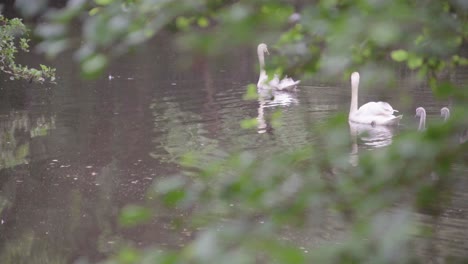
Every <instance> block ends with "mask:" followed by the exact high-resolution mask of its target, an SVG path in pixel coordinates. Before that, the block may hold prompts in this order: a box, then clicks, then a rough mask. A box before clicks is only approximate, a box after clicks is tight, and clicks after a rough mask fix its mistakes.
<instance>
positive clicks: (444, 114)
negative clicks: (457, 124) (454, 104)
mask: <svg viewBox="0 0 468 264" xmlns="http://www.w3.org/2000/svg"><path fill="white" fill-rule="evenodd" d="M440 115H441V116H442V117H443V118H444V122H445V121H447V119H449V117H450V109H448V107H442V108H441V109H440Z"/></svg>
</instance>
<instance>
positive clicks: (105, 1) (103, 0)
mask: <svg viewBox="0 0 468 264" xmlns="http://www.w3.org/2000/svg"><path fill="white" fill-rule="evenodd" d="M94 2H95V3H96V4H98V5H103V6H105V5H110V4H112V3H113V2H114V0H94Z"/></svg>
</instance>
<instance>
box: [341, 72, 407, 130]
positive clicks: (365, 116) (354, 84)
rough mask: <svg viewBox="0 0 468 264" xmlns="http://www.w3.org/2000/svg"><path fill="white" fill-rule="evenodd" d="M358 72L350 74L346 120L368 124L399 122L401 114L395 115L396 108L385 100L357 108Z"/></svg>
mask: <svg viewBox="0 0 468 264" xmlns="http://www.w3.org/2000/svg"><path fill="white" fill-rule="evenodd" d="M358 89H359V73H358V72H354V73H353V74H351V106H350V109H349V116H348V120H349V121H350V122H354V123H359V124H368V125H381V126H393V125H398V124H399V123H400V120H401V118H402V117H403V116H402V115H399V116H395V115H393V113H394V112H398V110H395V109H393V107H392V106H391V105H390V104H389V103H387V102H369V103H367V104H364V105H362V106H361V107H359V109H358Z"/></svg>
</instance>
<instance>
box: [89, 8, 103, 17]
mask: <svg viewBox="0 0 468 264" xmlns="http://www.w3.org/2000/svg"><path fill="white" fill-rule="evenodd" d="M99 10H101V9H100V8H99V7H95V8H92V9H91V10H89V15H90V16H94V15H96V14H97V13H99Z"/></svg>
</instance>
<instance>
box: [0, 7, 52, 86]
mask: <svg viewBox="0 0 468 264" xmlns="http://www.w3.org/2000/svg"><path fill="white" fill-rule="evenodd" d="M28 42H29V38H28V30H27V29H26V26H25V25H24V24H23V23H22V22H21V20H20V19H18V18H13V19H8V18H6V17H4V16H3V15H2V14H0V71H1V72H3V73H6V74H7V75H10V79H12V80H19V79H25V80H28V81H34V82H40V83H42V82H45V81H50V82H54V81H55V69H54V68H50V67H48V66H46V65H42V64H41V65H40V69H35V68H29V67H28V66H22V65H21V64H18V63H17V62H16V60H15V58H16V55H17V53H18V51H19V50H18V49H21V50H22V51H24V52H28V51H29V44H28Z"/></svg>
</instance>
